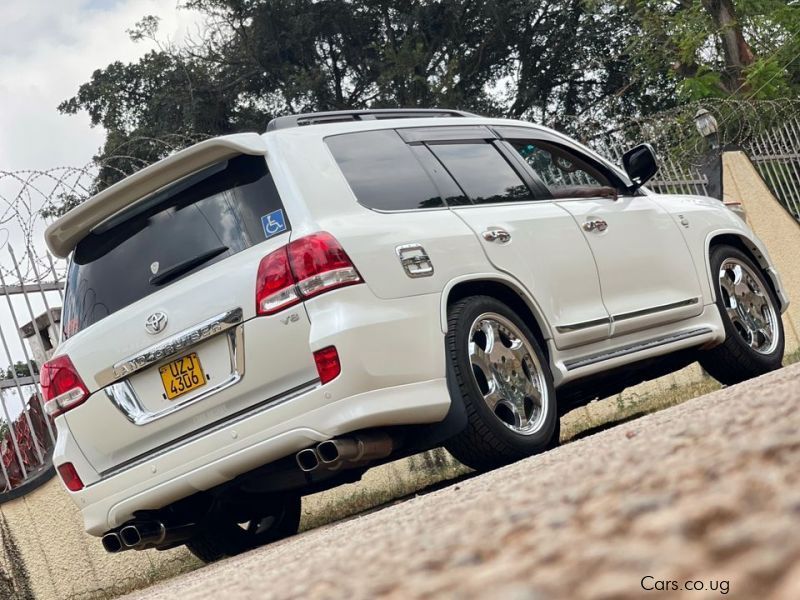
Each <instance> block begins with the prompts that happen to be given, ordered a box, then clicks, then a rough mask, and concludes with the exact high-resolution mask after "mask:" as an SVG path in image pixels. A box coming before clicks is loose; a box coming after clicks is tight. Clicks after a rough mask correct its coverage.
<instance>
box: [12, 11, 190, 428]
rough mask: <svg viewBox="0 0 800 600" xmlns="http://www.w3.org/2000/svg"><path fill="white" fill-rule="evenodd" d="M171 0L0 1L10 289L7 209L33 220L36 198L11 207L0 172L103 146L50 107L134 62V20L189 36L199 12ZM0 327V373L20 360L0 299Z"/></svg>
mask: <svg viewBox="0 0 800 600" xmlns="http://www.w3.org/2000/svg"><path fill="white" fill-rule="evenodd" d="M177 1H178V0H0V27H1V28H2V34H0V269H2V270H3V272H4V273H5V275H6V279H7V283H9V284H13V283H16V277H15V275H14V272H13V271H12V270H11V260H10V254H9V252H8V251H9V247H11V248H13V250H14V252H15V254H16V256H17V257H18V258H22V259H23V260H24V259H25V252H26V248H25V240H24V237H23V229H24V228H25V225H29V223H25V222H24V221H25V220H26V219H24V218H23V219H21V221H20V222H17V221H18V219H17V217H15V216H14V211H15V209H17V208H19V209H20V212H21V213H22V215H23V216H24V215H26V214H36V212H37V210H38V208H39V207H40V205H41V203H42V201H43V197H42V196H41V195H39V194H36V193H31V194H30V195H28V196H23V197H22V205H20V206H17V202H15V200H14V199H15V198H16V197H17V194H18V193H19V191H20V187H21V182H20V181H19V180H18V179H15V178H14V177H11V176H5V177H4V176H3V172H9V171H16V170H46V169H51V168H54V167H60V166H71V167H80V166H83V165H85V164H87V163H88V162H89V161H90V160H91V158H92V156H93V155H94V154H95V153H96V152H97V150H98V148H99V147H100V146H101V145H102V143H103V137H104V132H103V130H102V129H101V128H91V127H90V122H89V117H88V116H87V115H85V114H79V115H76V116H72V115H62V114H60V113H59V112H58V111H57V110H56V107H57V106H58V105H59V104H60V103H61V102H62V101H63V100H66V99H67V98H70V97H72V96H73V95H74V94H75V93H76V92H77V90H78V87H79V86H80V85H81V84H82V83H85V82H86V81H88V80H89V79H90V77H91V75H92V72H93V71H94V70H95V69H98V68H103V67H105V66H106V65H108V64H109V63H111V62H113V61H115V60H121V61H133V60H136V59H137V58H138V57H140V56H141V55H142V54H144V53H145V52H147V51H148V50H149V49H150V48H151V45H150V44H148V43H138V44H135V43H133V42H131V41H130V39H129V38H128V35H127V33H126V30H127V29H130V28H131V27H132V26H133V25H134V24H135V23H136V22H137V21H138V20H139V19H141V18H142V17H143V16H145V15H148V14H153V15H156V16H158V17H160V18H161V34H162V35H163V36H165V37H169V38H171V39H174V40H180V39H181V38H182V37H183V36H184V35H185V33H186V32H187V30H188V31H193V30H194V27H195V25H196V24H197V23H198V22H199V21H200V17H199V15H197V14H192V13H190V12H188V11H183V10H178V9H177V5H176V3H177ZM26 177H27V176H26ZM35 185H36V187H37V188H40V189H41V190H43V192H44V193H46V192H47V191H48V189H52V185H53V182H52V180H48V179H47V178H46V177H42V178H39V179H37V180H36V181H35ZM48 186H50V187H49V188H48ZM9 203H10V204H9ZM21 225H22V226H21ZM43 225H44V224H43V223H37V225H36V226H35V227H34V228H33V231H32V232H29V233H32V238H33V244H34V246H35V247H36V248H38V250H39V251H41V250H43V240H42V230H43ZM48 299H49V301H50V303H51V306H52V305H53V304H55V305H59V304H60V301H59V299H58V296H57V295H56V294H53V293H50V294H48ZM30 300H31V302H32V305H33V306H32V312H33V314H35V315H38V314H40V313H41V312H42V311H43V310H44V303H43V300H42V298H41V296H40V294H33V295H32V296H31V298H30ZM12 304H13V312H14V313H15V314H16V316H17V319H18V321H19V323H20V324H21V323H26V322H28V321H30V320H31V316H30V314H31V313H30V311H28V309H27V305H26V304H25V302H24V298H22V297H21V296H15V297H14V298H13V300H12ZM0 330H2V332H3V334H5V336H6V338H7V342H8V345H9V347H10V348H9V350H10V355H11V360H9V358H8V356H7V355H6V352H5V349H4V348H1V347H0V368H5V365H7V364H9V363H10V362H13V361H14V360H21V359H22V358H23V355H22V347H21V345H20V343H19V339H18V338H17V335H16V324H15V323H14V322H13V319H12V315H11V311H10V310H9V307H8V306H7V302H6V299H5V298H2V297H0ZM0 346H1V345H0ZM0 402H2V398H0ZM13 404H14V403H13V402H9V405H10V408H11V412H12V418H13V415H15V414H16V412H17V411H18V410H19V408H18V407H17V408H14V407H13ZM0 417H2V411H0Z"/></svg>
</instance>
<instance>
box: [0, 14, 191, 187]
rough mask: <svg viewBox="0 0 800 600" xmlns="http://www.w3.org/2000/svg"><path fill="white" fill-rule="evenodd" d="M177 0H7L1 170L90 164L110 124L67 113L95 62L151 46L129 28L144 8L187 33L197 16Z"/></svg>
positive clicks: (0, 68)
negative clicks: (66, 103)
mask: <svg viewBox="0 0 800 600" xmlns="http://www.w3.org/2000/svg"><path fill="white" fill-rule="evenodd" d="M177 3H178V0H0V30H2V35H0V171H14V170H19V169H47V168H52V167H58V166H83V165H85V164H86V163H87V162H89V161H90V160H91V158H92V156H93V155H94V154H95V153H96V151H97V149H98V148H99V147H100V146H101V145H102V141H103V131H102V129H101V128H91V127H90V122H89V117H88V116H87V115H86V114H79V115H74V116H73V115H62V114H60V113H59V112H58V111H57V110H56V107H57V106H58V105H59V104H60V103H61V102H62V101H63V100H66V99H68V98H70V97H72V96H73V95H74V94H75V93H76V92H77V90H78V87H79V86H80V85H81V84H82V83H84V82H86V81H88V80H89V79H90V77H91V75H92V72H93V71H94V70H95V69H98V68H102V67H105V66H106V65H108V64H109V63H111V62H113V61H115V60H121V61H125V62H128V61H132V60H136V59H137V58H138V57H139V56H141V55H142V54H144V53H145V52H146V51H147V50H149V49H150V48H151V45H150V43H149V42H148V43H145V42H140V43H134V42H132V41H131V40H130V39H129V38H128V35H127V33H126V30H127V29H130V28H131V27H132V26H133V25H134V24H135V23H136V22H137V21H138V20H139V19H141V18H142V17H143V16H145V15H150V14H152V15H156V16H158V17H160V18H161V34H162V35H163V36H165V37H169V38H171V39H176V40H180V39H181V38H182V37H183V35H184V34H185V33H186V31H187V29H188V30H191V29H193V28H194V27H195V26H196V24H197V23H198V21H199V17H198V15H196V14H194V13H191V12H189V11H185V10H179V9H178V6H177Z"/></svg>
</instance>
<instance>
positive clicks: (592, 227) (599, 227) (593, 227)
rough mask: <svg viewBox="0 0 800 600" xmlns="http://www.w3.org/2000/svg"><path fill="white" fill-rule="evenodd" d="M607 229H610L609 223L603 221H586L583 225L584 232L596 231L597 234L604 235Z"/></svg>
mask: <svg viewBox="0 0 800 600" xmlns="http://www.w3.org/2000/svg"><path fill="white" fill-rule="evenodd" d="M606 229H608V223H606V222H605V221H603V219H594V220H593V221H586V222H585V223H584V224H583V230H584V231H594V232H596V233H603V232H604V231H605V230H606Z"/></svg>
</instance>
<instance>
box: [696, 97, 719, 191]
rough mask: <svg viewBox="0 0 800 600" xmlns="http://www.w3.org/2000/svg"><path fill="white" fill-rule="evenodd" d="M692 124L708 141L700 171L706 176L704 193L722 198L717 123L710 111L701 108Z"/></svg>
mask: <svg viewBox="0 0 800 600" xmlns="http://www.w3.org/2000/svg"><path fill="white" fill-rule="evenodd" d="M694 126H695V127H697V131H698V133H699V134H700V135H701V136H703V138H705V139H706V140H707V141H708V146H709V149H708V151H706V152H705V155H704V156H703V157H702V164H701V166H700V169H701V171H702V172H703V174H704V175H705V176H706V179H707V183H706V194H708V195H709V196H711V197H712V198H717V199H718V200H722V153H721V152H720V145H719V124H718V123H717V120H716V119H715V118H714V115H712V114H711V113H710V112H708V111H707V110H706V109H705V108H701V109H700V110H698V111H697V113H696V114H695V115H694Z"/></svg>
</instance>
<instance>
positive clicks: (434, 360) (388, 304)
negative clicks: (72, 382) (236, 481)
mask: <svg viewBox="0 0 800 600" xmlns="http://www.w3.org/2000/svg"><path fill="white" fill-rule="evenodd" d="M439 304H440V295H439V294H430V295H421V296H412V297H408V298H402V299H395V300H377V299H376V298H375V297H374V296H373V295H372V293H371V292H370V291H369V289H368V288H367V287H366V286H351V287H348V288H343V289H341V290H337V291H336V292H331V293H329V294H324V295H322V296H320V297H319V298H314V299H312V300H311V301H308V302H306V303H305V310H307V311H308V316H309V320H310V322H311V327H310V329H309V330H306V332H305V334H306V335H308V343H309V346H310V348H311V350H317V349H319V348H324V347H326V346H329V345H333V346H335V347H336V349H337V351H338V354H339V357H340V360H341V364H342V372H341V374H340V375H339V376H338V377H337V378H336V379H334V380H333V381H331V382H329V383H327V384H325V385H320V384H319V382H318V381H307V382H305V383H302V384H300V385H299V386H297V387H295V389H293V390H292V391H290V392H287V393H284V394H283V395H281V396H278V397H273V398H264V397H263V396H261V397H260V398H259V401H257V402H250V404H249V407H248V408H246V409H245V410H238V409H234V410H230V407H232V406H235V405H236V401H235V399H232V402H231V403H226V405H227V406H228V407H229V412H228V413H227V414H226V413H225V412H224V410H223V406H224V405H220V406H218V407H217V408H215V409H214V411H215V412H217V413H218V414H219V417H220V419H216V420H215V421H214V424H212V425H207V426H204V427H200V428H199V429H197V430H194V431H192V433H191V434H189V435H186V436H184V437H178V438H173V440H172V441H171V442H170V443H169V445H168V446H165V447H163V448H162V449H161V450H156V451H154V452H151V453H150V454H148V455H146V456H144V457H143V458H141V459H138V460H137V461H135V462H133V463H132V464H128V465H127V466H126V467H125V468H120V470H118V471H114V470H113V469H112V470H111V471H109V472H107V473H105V474H104V476H103V477H102V478H101V477H99V476H98V475H97V472H96V471H95V470H94V469H93V468H92V466H91V464H90V462H89V461H87V460H86V458H85V457H84V455H83V453H82V452H81V449H80V448H79V447H78V445H77V443H76V440H75V438H74V437H73V436H72V434H71V433H70V432H69V430H68V428H67V427H66V420H65V416H62V417H58V418H57V419H56V426H57V428H58V430H59V436H58V441H57V446H56V450H55V455H54V462H55V463H56V464H60V463H62V462H65V461H70V462H72V463H73V464H74V465H75V467H76V469H77V471H78V473H79V474H84V473H85V474H87V475H88V474H92V473H94V474H95V475H94V477H91V476H90V477H88V479H84V481H86V482H87V487H86V488H85V489H83V490H82V491H80V492H75V493H70V495H71V496H72V497H73V499H74V500H75V502H76V503H77V504H78V506H79V507H80V509H81V511H82V513H83V517H84V522H85V526H86V530H87V531H88V532H89V533H91V534H93V535H102V534H103V533H105V532H106V531H108V530H109V529H112V528H114V527H117V526H119V525H121V524H122V523H124V522H126V521H128V520H129V519H130V518H131V517H132V516H133V512H134V511H138V510H148V509H158V508H162V507H163V506H166V505H168V504H171V503H172V502H175V501H177V500H179V499H181V498H184V497H186V496H189V495H192V494H194V493H196V492H198V491H202V490H207V489H210V488H212V487H215V486H217V485H220V484H222V483H225V482H227V481H230V480H231V479H233V478H234V477H236V476H238V475H240V474H242V473H245V472H248V471H251V470H253V469H255V468H257V467H259V466H262V465H265V464H268V463H270V462H273V461H275V460H278V459H280V458H283V457H286V456H289V455H291V454H293V453H295V452H297V451H298V450H301V449H303V448H306V447H308V446H310V445H312V444H314V443H316V442H320V441H323V440H326V439H330V438H332V437H336V436H339V435H343V434H346V433H349V432H351V431H356V430H359V429H364V428H368V427H381V426H391V425H411V424H423V423H435V422H439V421H441V420H442V419H444V418H445V416H446V415H447V411H448V410H449V408H450V398H449V395H448V392H447V385H446V382H445V360H444V343H443V334H442V332H441V328H440V324H439ZM263 324H264V322H263V321H260V320H259V319H253V320H251V321H248V322H247V324H246V326H247V330H246V332H245V337H246V338H248V339H249V342H250V343H253V342H254V341H255V340H258V339H262V338H264V337H265V333H264V332H262V331H261V330H260V327H262V326H263ZM287 327H288V326H287ZM245 359H246V361H247V369H246V372H245V375H244V378H243V379H242V382H241V383H239V384H237V385H234V386H232V387H231V388H229V390H228V392H230V393H232V394H234V395H235V394H236V393H237V391H238V393H239V394H241V393H242V391H244V390H250V386H252V385H255V384H256V383H257V382H258V375H259V370H261V371H263V369H264V365H265V364H266V361H269V356H268V355H266V354H263V353H259V352H257V351H256V350H251V347H250V346H248V351H247V352H245ZM253 378H255V380H253ZM248 379H249V380H250V381H249V382H248V381H247V380H248ZM295 385H296V384H295ZM252 391H253V390H250V392H248V393H251V392H252ZM200 405H202V402H201V403H198V406H200ZM240 407H241V405H240ZM167 420H168V418H165V419H164V421H167ZM79 441H80V442H81V443H82V445H85V444H86V443H91V439H90V438H89V437H87V439H85V440H84V439H83V438H81V439H80V440H79Z"/></svg>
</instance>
